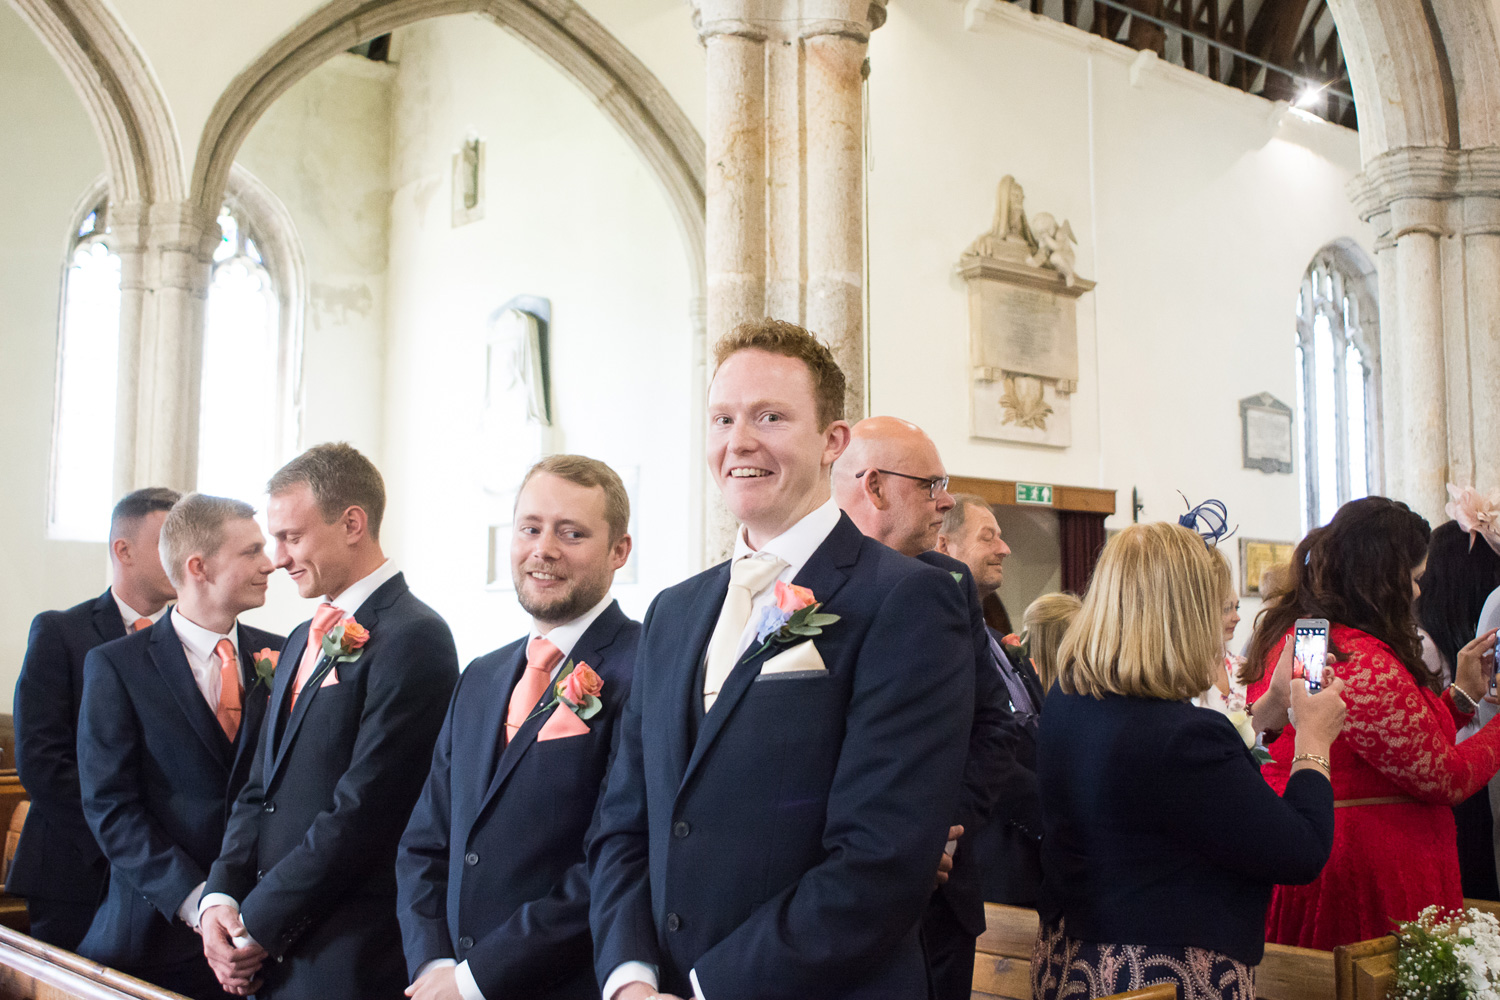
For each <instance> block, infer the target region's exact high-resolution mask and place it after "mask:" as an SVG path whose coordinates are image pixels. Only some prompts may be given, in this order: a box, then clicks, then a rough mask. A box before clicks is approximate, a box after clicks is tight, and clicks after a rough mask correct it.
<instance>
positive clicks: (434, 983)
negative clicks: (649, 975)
mask: <svg viewBox="0 0 1500 1000" xmlns="http://www.w3.org/2000/svg"><path fill="white" fill-rule="evenodd" d="M457 968H458V966H456V965H439V966H438V967H437V968H435V969H428V970H427V972H426V973H424V974H423V975H422V976H421V977H419V978H418V979H417V981H416V982H414V983H412V984H411V985H410V986H408V987H407V988H406V995H407V996H409V997H411V998H412V1000H463V994H462V993H460V992H458V976H457V974H456V972H455V970H456V969H457ZM621 992H622V993H623V992H624V991H623V990H622V991H621Z"/></svg>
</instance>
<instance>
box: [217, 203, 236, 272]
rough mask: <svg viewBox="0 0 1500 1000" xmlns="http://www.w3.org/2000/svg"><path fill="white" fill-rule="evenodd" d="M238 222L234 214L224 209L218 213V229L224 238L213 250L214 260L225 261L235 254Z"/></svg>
mask: <svg viewBox="0 0 1500 1000" xmlns="http://www.w3.org/2000/svg"><path fill="white" fill-rule="evenodd" d="M239 228H240V227H239V223H237V222H235V220H234V216H232V215H230V214H229V210H228V209H225V210H224V211H222V212H220V213H219V229H220V230H221V231H222V232H223V233H224V238H223V239H222V240H220V241H219V246H218V248H217V249H216V250H214V262H215V263H218V262H219V261H225V260H228V259H229V258H231V257H233V256H234V255H235V252H236V251H237V250H238V248H239V235H240V234H239Z"/></svg>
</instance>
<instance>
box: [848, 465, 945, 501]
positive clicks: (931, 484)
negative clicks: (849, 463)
mask: <svg viewBox="0 0 1500 1000" xmlns="http://www.w3.org/2000/svg"><path fill="white" fill-rule="evenodd" d="M865 472H879V473H881V474H882V475H886V476H900V477H901V478H902V479H914V480H916V481H917V482H919V483H921V484H922V485H923V486H926V487H927V499H929V500H936V499H937V495H938V491H939V490H946V489H947V488H948V477H947V476H913V475H911V474H909V473H905V472H892V471H891V470H890V469H865V470H864V472H856V473H855V474H854V478H855V479H859V478H860V477H862V476H863V475H864V474H865Z"/></svg>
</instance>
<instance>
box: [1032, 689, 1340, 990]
mask: <svg viewBox="0 0 1500 1000" xmlns="http://www.w3.org/2000/svg"><path fill="white" fill-rule="evenodd" d="M1037 759H1038V762H1039V770H1038V774H1037V777H1038V779H1039V781H1040V783H1041V789H1042V816H1043V821H1044V823H1045V825H1046V835H1045V837H1044V838H1043V839H1042V872H1043V881H1042V899H1041V906H1040V910H1041V915H1042V920H1043V922H1045V923H1051V922H1055V921H1057V920H1063V919H1065V920H1066V921H1067V932H1068V934H1069V935H1070V936H1071V937H1075V938H1078V939H1080V940H1084V941H1093V942H1097V943H1107V944H1142V945H1157V946H1168V947H1184V946H1193V947H1198V948H1207V949H1209V950H1212V951H1217V952H1222V953H1223V954H1225V955H1228V956H1229V957H1230V958H1233V959H1236V960H1238V961H1241V962H1244V963H1245V964H1246V965H1255V964H1257V963H1259V962H1260V960H1261V955H1262V954H1263V953H1264V951H1265V938H1266V907H1267V906H1268V905H1269V903H1270V900H1271V887H1272V886H1273V885H1276V884H1284V885H1300V884H1303V883H1307V882H1311V881H1312V880H1313V879H1315V878H1317V877H1318V873H1319V872H1321V871H1322V870H1323V865H1324V863H1325V862H1327V860H1328V853H1329V851H1330V850H1332V848H1333V786H1332V785H1330V784H1329V782H1328V779H1327V778H1326V777H1325V776H1324V775H1323V774H1322V773H1321V772H1319V771H1317V770H1315V769H1305V770H1301V771H1298V772H1297V773H1296V774H1294V775H1292V777H1291V780H1290V781H1289V782H1287V786H1286V794H1285V796H1284V797H1283V796H1279V795H1277V794H1276V793H1275V792H1274V791H1272V790H1271V786H1270V785H1268V784H1266V782H1265V779H1264V778H1262V777H1261V774H1260V767H1259V766H1258V765H1257V764H1256V763H1255V758H1254V757H1252V756H1251V754H1250V751H1249V750H1248V749H1246V748H1245V744H1244V742H1243V741H1242V740H1241V739H1240V735H1239V733H1238V732H1236V731H1235V728H1234V726H1233V725H1231V724H1230V722H1229V720H1228V719H1226V718H1225V717H1224V716H1223V715H1220V714H1219V713H1218V712H1215V711H1213V710H1212V709H1207V708H1197V707H1195V706H1193V705H1191V704H1189V703H1188V702H1180V701H1162V700H1158V699H1154V698H1125V697H1120V696H1117V695H1111V696H1106V697H1104V698H1093V697H1090V696H1087V695H1070V694H1064V693H1063V692H1062V690H1061V689H1060V688H1058V687H1057V686H1055V685H1054V686H1053V688H1052V690H1051V692H1049V693H1048V695H1047V703H1046V706H1045V707H1044V708H1043V710H1042V725H1041V738H1040V743H1039V747H1038V755H1037Z"/></svg>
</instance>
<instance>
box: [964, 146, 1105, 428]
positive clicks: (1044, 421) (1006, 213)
mask: <svg viewBox="0 0 1500 1000" xmlns="http://www.w3.org/2000/svg"><path fill="white" fill-rule="evenodd" d="M1024 199H1025V194H1024V192H1023V190H1022V188H1021V185H1019V184H1017V183H1016V180H1015V178H1014V177H1011V176H1010V175H1006V176H1005V177H1004V178H1003V179H1002V180H1001V181H1000V186H999V190H998V192H997V194H996V200H995V221H994V224H993V225H992V226H991V227H990V229H989V231H988V232H986V233H984V234H983V235H981V236H980V237H979V238H978V239H976V240H975V241H974V242H973V243H972V244H971V245H970V246H969V250H968V252H967V253H965V254H964V255H963V258H962V260H961V261H960V262H959V273H960V274H961V275H962V276H963V278H964V280H965V281H966V282H967V283H968V286H969V353H970V369H971V370H970V388H969V419H970V425H969V430H970V433H971V434H972V435H973V436H975V437H983V438H993V439H995V440H997V441H1014V442H1017V443H1020V444H1038V445H1047V446H1050V447H1054V448H1066V447H1068V446H1069V445H1070V444H1072V443H1073V406H1072V397H1073V394H1074V393H1075V392H1077V391H1078V315H1077V300H1078V297H1079V296H1080V295H1082V294H1083V293H1085V292H1087V291H1089V290H1091V289H1092V288H1093V287H1094V282H1092V281H1089V280H1087V279H1085V278H1080V277H1078V274H1077V272H1076V270H1075V269H1074V251H1073V244H1074V243H1076V242H1077V239H1076V237H1074V235H1073V227H1072V226H1071V225H1070V224H1069V223H1068V222H1067V220H1063V221H1062V222H1058V221H1057V220H1056V219H1055V218H1054V217H1053V216H1052V215H1050V214H1048V213H1046V212H1039V213H1037V214H1036V216H1035V217H1034V218H1028V217H1027V215H1026V209H1025V202H1024Z"/></svg>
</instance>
